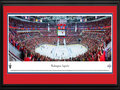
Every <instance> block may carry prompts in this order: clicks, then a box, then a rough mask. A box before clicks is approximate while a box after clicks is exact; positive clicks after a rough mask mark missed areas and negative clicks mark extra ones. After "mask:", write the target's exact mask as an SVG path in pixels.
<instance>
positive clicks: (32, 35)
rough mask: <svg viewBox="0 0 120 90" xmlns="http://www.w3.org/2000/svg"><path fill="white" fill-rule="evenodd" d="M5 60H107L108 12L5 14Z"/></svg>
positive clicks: (109, 17)
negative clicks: (97, 13) (6, 18)
mask: <svg viewBox="0 0 120 90" xmlns="http://www.w3.org/2000/svg"><path fill="white" fill-rule="evenodd" d="M8 19H9V22H8V32H9V34H8V37H9V42H8V43H9V44H8V47H9V54H8V55H9V61H111V60H112V53H111V52H112V15H111V16H110V15H83V16H82V15H76V16H72V15H71V16H69V15H51V16H50V15H47V16H46V15H36V16H34V15H33V16H32V15H22V16H21V15H8Z"/></svg>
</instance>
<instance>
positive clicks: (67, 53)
mask: <svg viewBox="0 0 120 90" xmlns="http://www.w3.org/2000/svg"><path fill="white" fill-rule="evenodd" d="M35 52H37V53H39V54H40V55H44V56H47V57H50V58H52V59H69V58H70V57H71V58H72V57H76V56H78V55H82V54H84V53H85V52H87V48H86V47H85V46H83V45H81V44H72V45H59V46H55V45H50V44H43V45H40V46H39V47H37V48H36V49H35Z"/></svg>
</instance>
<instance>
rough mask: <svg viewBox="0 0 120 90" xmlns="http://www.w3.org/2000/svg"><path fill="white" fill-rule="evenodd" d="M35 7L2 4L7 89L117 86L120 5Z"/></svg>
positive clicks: (4, 69) (44, 5)
mask: <svg viewBox="0 0 120 90" xmlns="http://www.w3.org/2000/svg"><path fill="white" fill-rule="evenodd" d="M8 3H9V2H8ZM23 3H24V2H23ZM31 3H32V2H31ZM31 3H30V4H27V5H26V4H24V5H21V4H18V3H17V4H15V5H13V4H12V5H11V4H7V3H6V4H3V85H29V84H30V85H38V86H39V85H53V86H54V85H68V86H69V85H73V86H74V85H78V86H79V85H114V86H117V84H118V82H117V79H118V78H117V64H118V63H117V35H118V32H117V30H118V26H117V24H118V21H117V19H118V18H117V17H118V16H117V14H118V12H117V11H118V6H117V4H111V5H109V4H108V5H106V4H105V5H104V4H103V5H101V4H99V5H96V4H95V5H90V4H89V5H82V4H77V3H76V4H71V3H72V2H71V3H70V4H69V5H68V4H67V3H64V4H62V3H61V4H56V5H55V4H54V3H53V4H50V2H49V5H46V4H42V3H43V2H40V4H31ZM36 3H37V2H36ZM56 3H57V2H56ZM79 3H80V2H79ZM96 3H97V2H96ZM116 3H118V2H116ZM84 4H85V3H84Z"/></svg>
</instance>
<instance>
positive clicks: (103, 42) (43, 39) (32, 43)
mask: <svg viewBox="0 0 120 90" xmlns="http://www.w3.org/2000/svg"><path fill="white" fill-rule="evenodd" d="M103 21H104V20H101V21H99V22H93V23H89V24H86V25H87V26H88V27H93V26H94V27H99V26H102V27H104V26H109V25H111V23H110V22H109V21H110V20H109V18H108V19H107V20H105V21H106V22H105V21H104V22H103ZM19 23H21V24H19ZM9 25H11V26H14V27H22V28H23V27H24V25H25V27H26V28H27V27H29V28H33V26H34V28H38V27H37V24H31V23H29V22H27V23H26V22H22V21H19V20H14V19H11V21H10V24H9ZM73 25H74V24H73ZM38 26H39V25H38ZM46 26H47V25H46ZM41 27H43V26H42V25H41ZM78 27H79V25H78ZM45 28H46V27H45ZM68 28H69V27H68ZM79 28H80V27H79ZM91 30H93V29H91ZM104 30H105V31H98V29H97V30H95V31H80V30H79V29H78V31H77V32H74V31H72V30H70V32H69V31H68V33H69V34H73V33H74V34H73V35H75V34H77V35H75V36H67V37H65V39H66V44H67V45H68V44H76V43H77V44H82V45H84V46H85V47H87V48H88V51H87V52H86V53H84V54H83V55H79V56H77V57H75V58H69V59H62V60H58V59H51V58H50V57H47V56H43V55H40V54H39V53H36V52H35V48H36V47H38V46H39V45H40V44H54V45H56V43H57V40H58V37H57V36H49V37H48V36H45V35H46V34H44V33H43V35H41V33H35V32H33V33H17V29H13V28H9V42H10V43H11V44H12V45H13V46H14V47H16V48H17V49H18V50H19V51H20V52H21V56H20V58H21V59H22V60H23V61H109V60H111V56H110V55H111V54H109V55H106V54H108V51H109V52H111V51H110V50H107V51H106V50H105V48H106V47H107V45H108V44H109V43H110V42H111V28H107V29H104ZM53 31H54V30H53ZM45 33H48V31H46V32H45ZM78 33H79V34H78ZM80 33H82V34H80ZM79 39H80V40H81V41H79ZM60 44H63V38H62V39H60Z"/></svg>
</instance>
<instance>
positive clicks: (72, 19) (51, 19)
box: [11, 16, 109, 23]
mask: <svg viewBox="0 0 120 90" xmlns="http://www.w3.org/2000/svg"><path fill="white" fill-rule="evenodd" d="M11 17H12V18H15V19H20V20H23V21H28V22H38V23H58V22H60V21H63V22H65V23H66V22H67V23H84V22H92V21H97V20H101V19H104V18H107V17H109V16H11Z"/></svg>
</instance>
